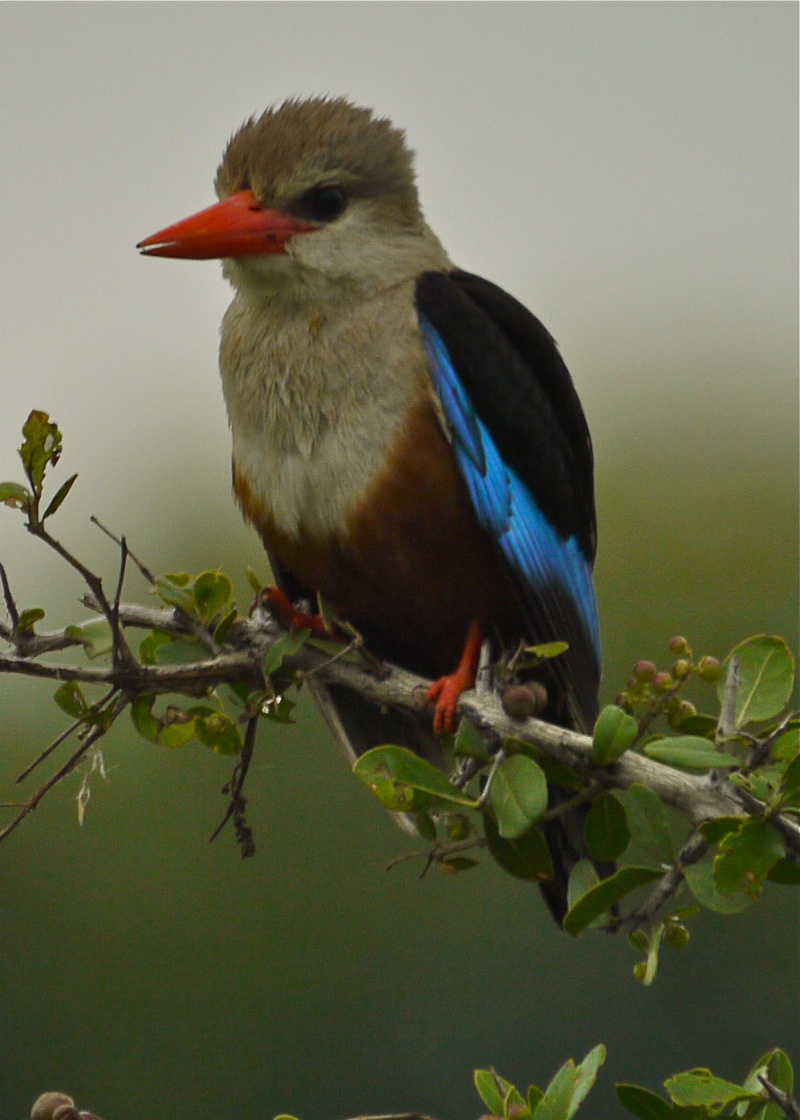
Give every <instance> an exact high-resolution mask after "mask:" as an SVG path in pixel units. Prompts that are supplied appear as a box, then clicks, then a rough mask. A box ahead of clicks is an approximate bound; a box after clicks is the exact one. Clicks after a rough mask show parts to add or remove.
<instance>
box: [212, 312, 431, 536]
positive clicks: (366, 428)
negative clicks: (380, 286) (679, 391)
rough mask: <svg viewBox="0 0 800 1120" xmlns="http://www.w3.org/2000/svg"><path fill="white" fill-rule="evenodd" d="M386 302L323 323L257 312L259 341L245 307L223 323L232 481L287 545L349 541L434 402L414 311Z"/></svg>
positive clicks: (222, 352) (222, 363)
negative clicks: (310, 539) (414, 420)
mask: <svg viewBox="0 0 800 1120" xmlns="http://www.w3.org/2000/svg"><path fill="white" fill-rule="evenodd" d="M376 302H377V301H376ZM380 302H381V304H382V306H380V307H371V308H363V309H358V310H354V309H347V310H345V309H344V308H342V309H340V312H341V313H340V314H339V315H337V316H336V320H337V321H333V322H332V321H331V320H330V319H328V320H327V321H325V322H323V323H320V322H312V321H311V320H310V319H309V317H307V316H286V315H285V314H281V315H280V316H278V315H276V316H274V317H272V316H265V315H264V309H263V307H261V308H260V309H259V320H260V323H259V325H260V328H261V329H259V330H258V331H257V332H256V331H253V330H252V329H247V328H248V327H250V328H252V325H253V321H252V318H251V314H250V309H249V308H248V306H247V304H246V303H245V302H244V301H241V300H239V299H238V298H237V300H234V303H233V304H232V305H231V307H230V309H229V311H228V313H227V315H226V317H225V321H224V323H223V335H222V345H221V349H220V370H221V374H222V382H223V391H224V395H225V400H226V404H227V407H228V415H229V418H230V423H231V432H232V437H233V459H234V463H235V466H236V472H237V475H238V476H239V477H240V478H241V479H242V480H243V482H245V483H246V485H247V487H248V490H249V492H250V494H251V497H252V500H253V501H254V502H255V503H256V504H257V506H258V507H259V508H260V509H261V510H262V511H263V513H264V514H265V515H266V516H268V517H269V518H270V519H271V520H272V521H273V522H274V524H275V526H276V528H278V529H279V530H281V531H282V532H284V533H286V534H288V535H291V536H294V537H297V536H300V535H301V534H312V535H314V536H328V535H336V534H337V533H338V532H340V531H341V530H342V529H343V527H344V526H345V525H346V523H347V522H348V520H349V518H350V517H351V515H352V514H353V513H354V512H355V511H356V510H357V509H358V508H359V506H360V505H361V504H362V503H363V500H364V498H365V496H366V494H367V492H368V491H369V489H370V486H371V484H372V482H373V481H374V479H375V478H376V477H377V476H378V475H379V474H380V473H381V472H382V471H383V469H384V467H385V466H386V464H387V461H388V458H389V454H390V449H391V448H392V447H393V445H394V443H395V442H396V440H397V438H398V437H399V434H400V432H401V431H402V430H403V428H404V427H405V424H406V422H407V418H408V415H409V413H410V411H411V409H412V408H413V407H414V405H415V403H417V402H418V401H419V399H420V395H421V394H426V395H427V394H428V393H429V392H430V388H429V385H430V383H429V380H428V376H427V361H426V357H425V354H424V351H423V348H422V344H421V341H420V338H419V332H418V329H417V326H416V321H415V317H413V305H410V300H409V301H408V302H406V300H405V299H404V300H403V301H402V308H401V307H400V306H398V303H399V301H398V303H395V301H394V300H386V301H380ZM265 319H266V320H267V322H265ZM376 324H379V328H378V329H376ZM265 328H266V329H265Z"/></svg>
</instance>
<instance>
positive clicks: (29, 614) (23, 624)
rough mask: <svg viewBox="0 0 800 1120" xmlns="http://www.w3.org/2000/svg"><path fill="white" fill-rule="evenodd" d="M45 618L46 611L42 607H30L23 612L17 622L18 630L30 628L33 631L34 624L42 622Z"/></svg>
mask: <svg viewBox="0 0 800 1120" xmlns="http://www.w3.org/2000/svg"><path fill="white" fill-rule="evenodd" d="M43 618H44V611H43V610H42V608H41V607H29V608H28V609H27V610H25V611H22V612H21V614H20V616H19V620H18V622H17V630H28V631H30V632H31V633H33V628H34V626H35V625H36V623H37V622H41V621H42V619H43Z"/></svg>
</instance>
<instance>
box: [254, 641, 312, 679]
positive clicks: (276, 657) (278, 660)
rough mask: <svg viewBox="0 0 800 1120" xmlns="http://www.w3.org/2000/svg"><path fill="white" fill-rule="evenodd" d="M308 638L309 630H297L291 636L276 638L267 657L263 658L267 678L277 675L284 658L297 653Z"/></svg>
mask: <svg viewBox="0 0 800 1120" xmlns="http://www.w3.org/2000/svg"><path fill="white" fill-rule="evenodd" d="M310 637H311V631H310V630H297V631H295V632H294V633H292V634H283V635H282V636H281V637H280V638H278V640H277V642H276V643H275V645H274V646H270V649H269V651H268V653H267V656H266V657H265V658H264V672H265V673H266V674H267V676H268V677H271V676H272V675H273V673H277V672H278V670H279V669H281V668H283V663H284V661H285V660H286V658H287V657H293V656H294V654H296V653H299V652H300V650H301V649H302V648H303V646H304V645H305V644H306V642H307V641H308V639H309V638H310Z"/></svg>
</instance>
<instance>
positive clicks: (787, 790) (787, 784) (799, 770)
mask: <svg viewBox="0 0 800 1120" xmlns="http://www.w3.org/2000/svg"><path fill="white" fill-rule="evenodd" d="M798 793H800V754H799V755H798V756H797V758H794V759H792V761H791V762H790V763H789V765H788V766H787V767H786V769H785V770H784V772H783V777H782V778H781V785H780V797H781V801H789V800H791V799H792V798H793V797H796V796H797V794H798Z"/></svg>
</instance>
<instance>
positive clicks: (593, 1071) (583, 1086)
mask: <svg viewBox="0 0 800 1120" xmlns="http://www.w3.org/2000/svg"><path fill="white" fill-rule="evenodd" d="M605 1060H606V1048H605V1046H603V1044H602V1043H600V1045H599V1046H595V1047H594V1048H593V1049H592V1050H590V1051H589V1053H588V1054H587V1055H586V1057H585V1058H584V1059H583V1061H582V1062H581V1064H580V1065H579V1066H578V1069H577V1071H576V1072H577V1077H576V1078H575V1088H574V1089H573V1092H572V1100H571V1102H570V1107H569V1112H568V1113H567V1120H570V1118H571V1117H572V1116H574V1115H575V1113H576V1112H577V1111H578V1108H579V1107H580V1105H581V1104H582V1103H583V1101H584V1100H585V1099H586V1097H587V1095H588V1093H589V1091H590V1090H591V1088H592V1086H593V1085H594V1083H595V1081H596V1080H597V1075H598V1073H599V1072H600V1067H601V1066H602V1065H604V1063H605Z"/></svg>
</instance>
